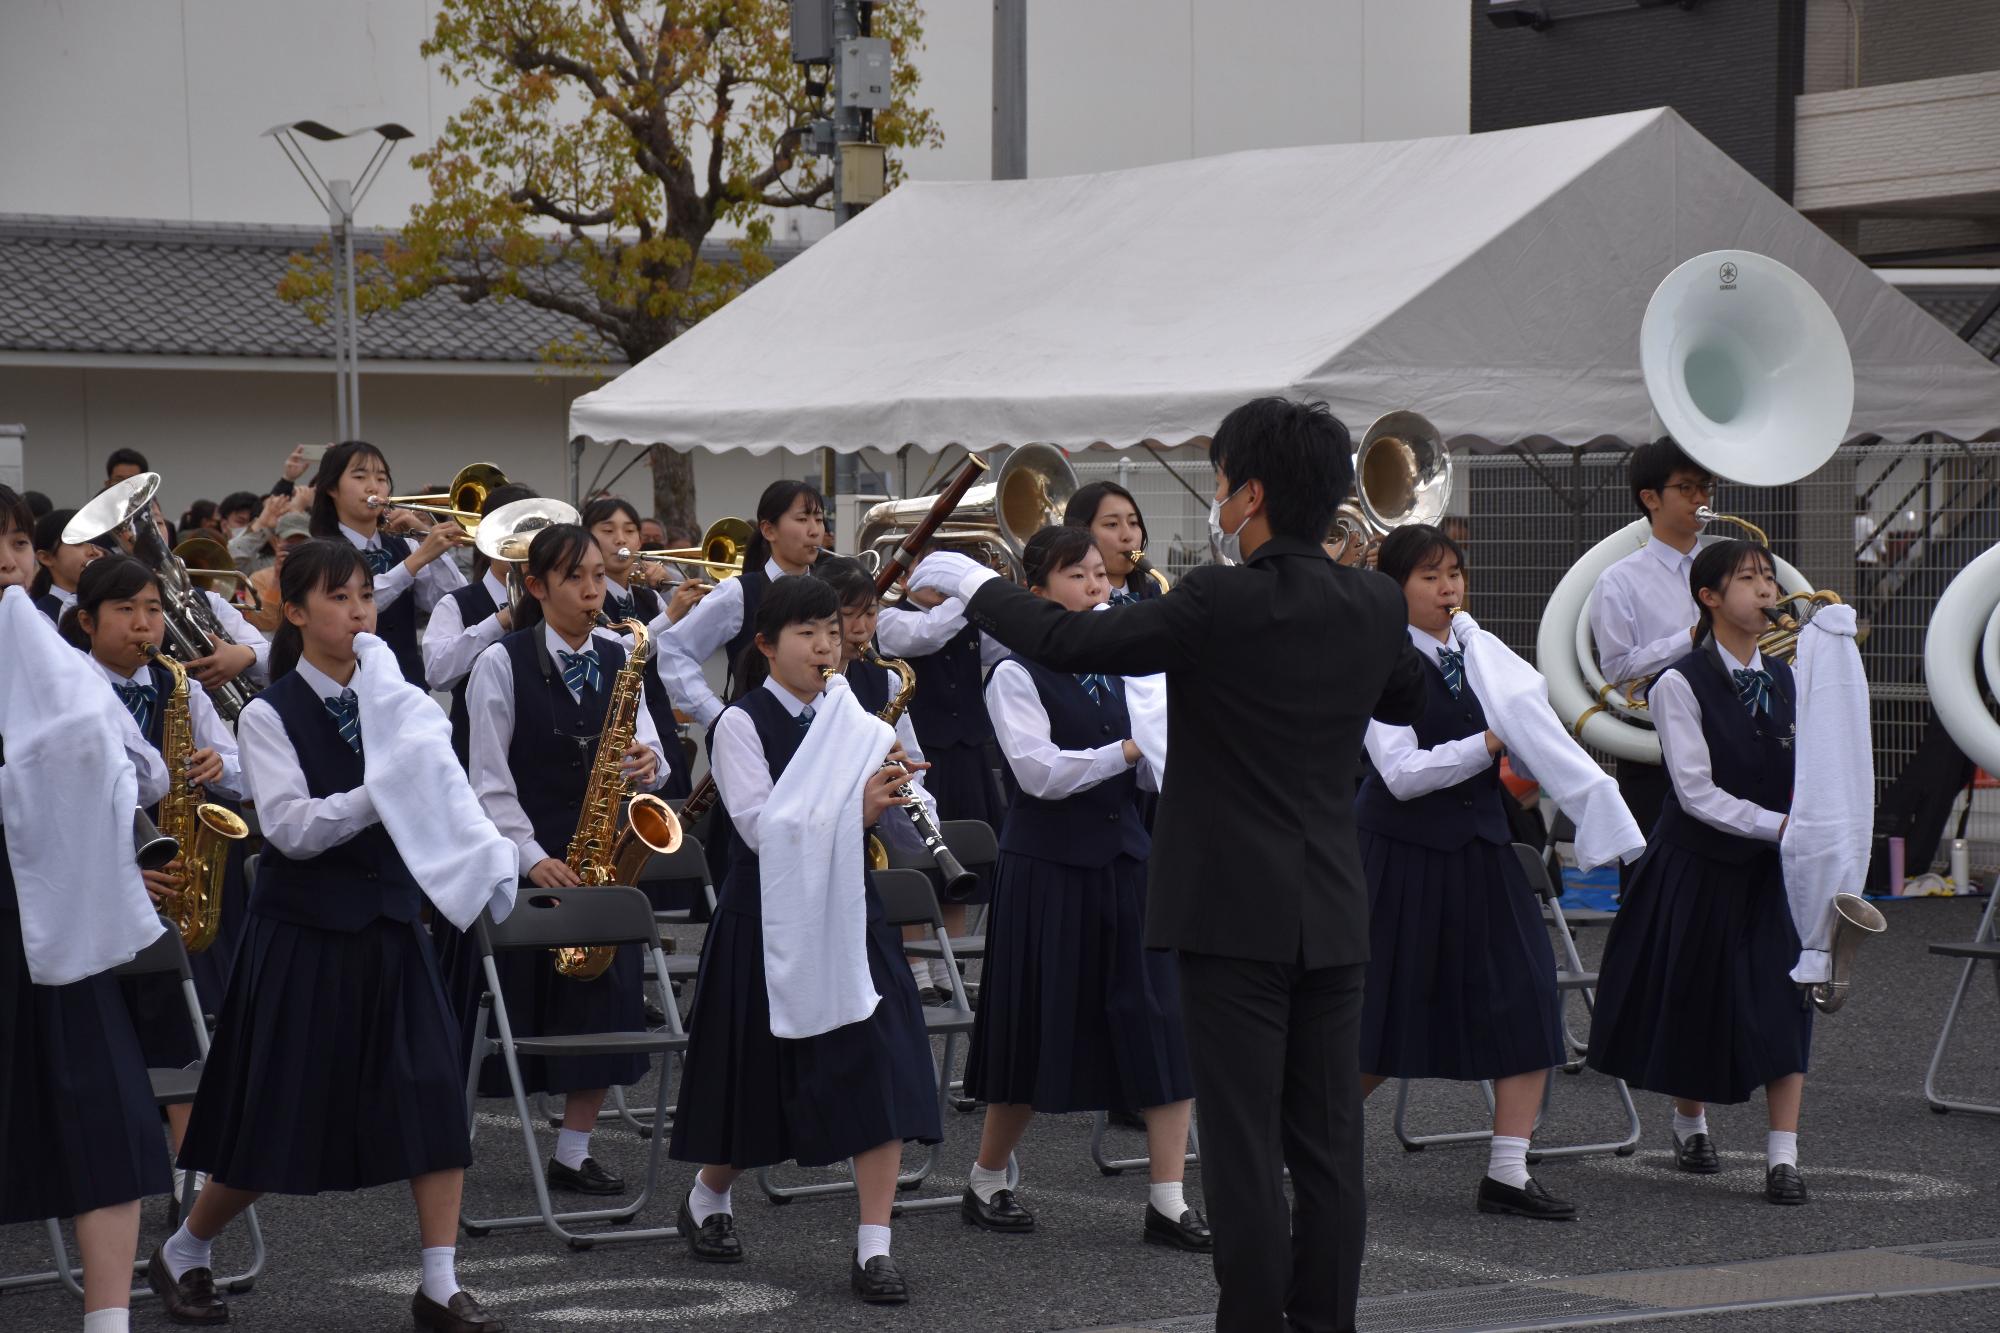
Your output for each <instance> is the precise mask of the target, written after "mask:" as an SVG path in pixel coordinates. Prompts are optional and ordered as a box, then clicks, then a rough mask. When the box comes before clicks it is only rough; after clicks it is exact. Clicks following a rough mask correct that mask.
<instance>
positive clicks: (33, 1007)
mask: <svg viewBox="0 0 2000 1333" xmlns="http://www.w3.org/2000/svg"><path fill="white" fill-rule="evenodd" d="M5 857H6V843H5V841H4V840H0V1225H5V1224H8V1223H12V1222H32V1221H37V1220H39V1219H41V1218H44V1217H75V1216H76V1215H77V1214H79V1213H88V1212H91V1211H93V1210H95V1209H98V1208H108V1207H110V1206H111V1205H113V1204H120V1203H129V1202H131V1201H132V1200H133V1199H139V1198H144V1197H145V1196H147V1195H149V1194H165V1193H167V1192H168V1191H169V1190H171V1189H172V1188H173V1178H172V1177H171V1176H170V1175H169V1174H168V1171H167V1166H168V1162H167V1140H166V1135H165V1133H164V1131H163V1130H162V1129H161V1126H160V1111H159V1107H158V1106H157V1105H156V1104H155V1103H154V1101H153V1090H152V1085H151V1084H150V1083H149V1082H148V1081H147V1078H146V1062H145V1058H144V1057H143V1056H141V1055H140V1053H139V1039H138V1036H137V1035H136V1034H135V1033H134V1032H133V1030H132V1019H131V1015H130V1014H129V1012H128V1011H127V1010H126V1007H125V998H124V996H123V995H122V994H121V993H120V992H119V989H118V983H117V982H116V981H115V980H113V979H112V978H111V977H110V976H106V975H99V976H94V977H86V978H84V979H83V980H82V981H78V982H72V983H71V984H70V985H67V986H37V985H35V984H34V983H33V982H31V981H29V980H28V963H27V958H26V956H25V955H24V954H23V953H22V950H21V918H20V915H19V912H18V911H17V909H16V907H15V900H14V881H13V877H12V876H11V875H10V874H8V873H7V871H6V867H5V864H4V863H5Z"/></svg>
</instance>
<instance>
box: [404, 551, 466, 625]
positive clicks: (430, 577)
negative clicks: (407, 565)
mask: <svg viewBox="0 0 2000 1333" xmlns="http://www.w3.org/2000/svg"><path fill="white" fill-rule="evenodd" d="M399 568H400V566H399ZM464 586H465V571H464V570H462V569H460V568H459V567H458V561H456V560H454V559H452V558H451V556H450V555H448V554H447V555H441V556H439V557H438V558H437V559H435V560H433V561H431V562H430V563H429V564H428V565H425V566H424V567H423V568H422V569H420V570H418V571H417V578H416V587H417V610H419V611H424V612H428V611H430V610H432V609H433V608H434V607H436V606H437V604H438V599H439V598H441V597H443V596H444V595H445V594H446V593H448V592H451V591H453V590H454V589H457V588H463V587H464Z"/></svg>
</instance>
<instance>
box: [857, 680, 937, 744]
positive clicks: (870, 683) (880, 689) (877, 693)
mask: <svg viewBox="0 0 2000 1333" xmlns="http://www.w3.org/2000/svg"><path fill="white" fill-rule="evenodd" d="M844 674H845V675H846V676H847V683H848V686H849V687H850V688H852V689H853V691H854V700H855V702H856V703H858V704H860V705H861V707H862V708H863V709H865V710H867V711H868V712H870V713H873V714H874V715H875V716H877V717H880V716H882V710H883V709H885V708H887V707H888V706H889V673H888V672H887V671H885V670H883V669H882V668H881V667H878V666H876V665H875V664H874V663H873V662H849V663H848V664H847V670H846V672H845V673H844ZM919 744H921V742H919Z"/></svg>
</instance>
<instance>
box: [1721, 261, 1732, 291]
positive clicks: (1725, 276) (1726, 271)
mask: <svg viewBox="0 0 2000 1333" xmlns="http://www.w3.org/2000/svg"><path fill="white" fill-rule="evenodd" d="M1718 272H1719V273H1720V275H1721V277H1722V290H1723V291H1725V292H1733V291H1735V290H1736V265H1734V264H1724V265H1723V266H1722V268H1721V269H1720V270H1718Z"/></svg>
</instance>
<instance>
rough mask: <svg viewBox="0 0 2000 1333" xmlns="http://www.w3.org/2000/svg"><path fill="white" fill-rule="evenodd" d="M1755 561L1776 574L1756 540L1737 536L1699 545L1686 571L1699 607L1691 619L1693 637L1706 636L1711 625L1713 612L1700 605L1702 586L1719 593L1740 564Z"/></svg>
mask: <svg viewBox="0 0 2000 1333" xmlns="http://www.w3.org/2000/svg"><path fill="white" fill-rule="evenodd" d="M1752 561H1755V562H1756V563H1757V564H1759V565H1762V566H1763V567H1764V572H1765V573H1767V574H1769V575H1771V577H1773V578H1776V577H1777V566H1775V565H1773V564H1772V563H1771V553H1770V552H1769V551H1767V550H1765V549H1764V548H1763V547H1761V546H1759V545H1758V544H1757V543H1756V542H1753V541H1745V540H1743V539H1741V538H1735V537H1732V538H1729V539H1728V540H1726V541H1719V542H1712V543H1710V544H1709V545H1707V546H1704V547H1702V548H1701V550H1700V551H1699V552H1698V553H1696V555H1695V558H1694V567H1693V568H1691V569H1689V570H1688V591H1689V592H1691V593H1693V594H1694V600H1695V605H1696V606H1701V615H1700V616H1699V617H1697V618H1696V620H1695V635H1694V636H1695V638H1696V639H1706V638H1707V637H1708V636H1709V633H1710V631H1712V630H1713V629H1714V628H1715V612H1714V611H1713V610H1711V609H1710V608H1708V607H1706V606H1702V602H1701V593H1702V589H1704V588H1706V589H1708V590H1709V591H1710V592H1721V591H1722V590H1723V589H1724V588H1726V587H1728V586H1729V581H1730V580H1731V579H1733V578H1735V577H1736V575H1737V572H1738V571H1739V570H1741V569H1742V568H1743V566H1745V565H1747V564H1749V563H1751V562H1752Z"/></svg>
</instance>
